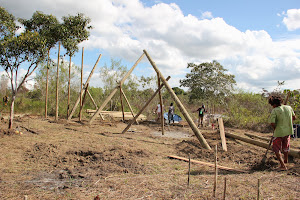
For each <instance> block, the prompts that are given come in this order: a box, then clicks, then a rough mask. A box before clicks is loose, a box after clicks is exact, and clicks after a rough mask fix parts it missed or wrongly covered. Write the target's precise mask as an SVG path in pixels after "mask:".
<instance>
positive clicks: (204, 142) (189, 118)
mask: <svg viewBox="0 0 300 200" xmlns="http://www.w3.org/2000/svg"><path fill="white" fill-rule="evenodd" d="M144 53H145V55H146V56H147V58H148V60H149V62H150V63H151V65H152V66H153V68H154V70H155V71H156V73H157V74H159V77H160V79H161V80H162V82H163V83H164V85H165V87H166V88H167V90H168V91H169V93H170V95H171V96H172V98H173V99H174V101H175V102H176V104H177V106H178V108H179V109H180V111H181V113H182V114H183V116H184V117H185V119H186V121H187V122H188V124H189V125H190V127H191V128H192V130H193V132H194V134H195V135H196V137H197V138H198V140H199V141H200V143H201V145H202V146H203V147H204V148H206V149H209V150H211V148H210V146H209V144H208V143H207V142H206V140H205V138H204V137H203V135H202V134H201V133H200V131H199V129H198V128H197V126H196V125H195V123H194V122H193V120H192V118H191V117H190V115H189V114H188V112H187V111H186V109H185V108H184V106H183V105H182V103H181V101H180V100H179V98H178V97H177V96H176V94H175V93H174V91H173V90H172V88H171V87H170V85H169V83H168V82H167V80H166V79H165V78H164V77H163V75H162V74H161V72H160V71H159V70H158V68H157V67H156V65H155V63H154V62H153V61H152V59H151V57H150V56H149V54H148V53H147V51H146V50H144Z"/></svg>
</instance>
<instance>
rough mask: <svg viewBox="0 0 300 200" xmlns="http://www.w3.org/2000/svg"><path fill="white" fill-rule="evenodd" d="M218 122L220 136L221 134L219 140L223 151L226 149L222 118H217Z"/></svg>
mask: <svg viewBox="0 0 300 200" xmlns="http://www.w3.org/2000/svg"><path fill="white" fill-rule="evenodd" d="M218 123H219V129H220V136H221V141H222V148H223V150H224V151H227V144H226V137H225V129H224V123H223V119H222V118H221V117H220V118H219V119H218Z"/></svg>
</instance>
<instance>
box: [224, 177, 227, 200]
mask: <svg viewBox="0 0 300 200" xmlns="http://www.w3.org/2000/svg"><path fill="white" fill-rule="evenodd" d="M226 182H227V179H226V177H225V178H224V192H223V200H225V199H226Z"/></svg>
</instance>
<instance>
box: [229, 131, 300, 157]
mask: <svg viewBox="0 0 300 200" xmlns="http://www.w3.org/2000/svg"><path fill="white" fill-rule="evenodd" d="M225 135H226V136H227V137H231V138H234V139H238V140H241V141H243V142H247V143H249V144H253V145H256V146H259V147H263V148H265V149H268V147H269V144H268V143H264V142H261V141H257V140H253V139H250V138H247V137H244V136H241V135H236V134H233V133H229V132H226V133H225ZM289 155H290V156H293V157H295V158H300V151H299V150H295V149H290V151H289Z"/></svg>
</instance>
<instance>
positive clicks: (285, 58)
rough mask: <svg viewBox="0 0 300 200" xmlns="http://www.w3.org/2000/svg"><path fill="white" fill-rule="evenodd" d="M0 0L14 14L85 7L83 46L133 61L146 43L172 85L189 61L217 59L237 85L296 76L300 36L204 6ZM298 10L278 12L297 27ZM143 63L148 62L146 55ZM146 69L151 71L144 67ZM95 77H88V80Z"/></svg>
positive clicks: (108, 0) (124, 0)
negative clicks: (230, 20) (231, 20)
mask: <svg viewBox="0 0 300 200" xmlns="http://www.w3.org/2000/svg"><path fill="white" fill-rule="evenodd" d="M0 3H1V5H2V6H4V7H5V8H7V9H8V10H9V11H10V12H12V13H13V14H14V15H16V16H18V17H26V18H29V17H30V16H31V15H32V13H33V12H34V11H36V10H40V11H43V12H44V13H47V14H54V15H55V16H57V17H58V18H60V17H61V16H63V15H67V14H76V13H78V12H83V13H85V14H86V15H87V16H89V17H90V18H91V19H92V25H93V27H94V29H93V30H92V31H91V36H90V39H89V40H88V41H86V42H84V43H83V44H82V46H84V47H85V48H88V49H101V50H104V51H105V52H108V53H109V56H112V57H118V58H122V59H123V60H126V61H128V62H135V61H136V60H137V58H139V57H140V55H141V54H142V50H143V49H146V50H147V52H148V53H149V54H150V56H151V57H152V59H153V61H154V62H155V63H156V65H157V66H158V67H159V69H160V70H161V72H162V73H163V74H164V76H165V77H167V76H168V75H170V76H171V77H176V79H175V78H174V79H171V80H170V83H171V87H175V86H179V83H178V80H179V79H182V78H184V77H185V73H186V72H187V69H186V66H187V63H189V62H194V63H201V62H211V61H212V60H217V61H219V62H220V63H221V64H222V65H223V66H224V67H225V68H227V69H229V71H230V73H232V74H234V75H235V76H236V80H237V82H238V83H239V85H241V86H243V87H245V88H247V89H248V88H249V89H251V88H252V89H253V90H257V88H261V87H265V88H266V87H267V86H271V85H274V84H276V82H277V80H295V82H296V80H298V77H299V73H300V49H299V48H300V45H299V44H300V38H293V39H290V40H284V41H273V39H272V38H271V36H270V35H269V34H268V33H267V32H266V31H264V30H256V31H253V30H247V31H245V32H242V31H240V30H238V29H237V28H235V27H233V26H231V25H229V24H227V23H226V21H225V20H224V19H223V18H220V17H215V18H213V16H212V14H211V13H210V12H208V11H207V12H203V16H206V17H205V18H206V19H202V18H201V19H199V18H197V17H195V16H193V15H191V14H188V15H184V14H183V12H182V11H181V9H180V8H179V7H178V5H176V4H174V3H171V4H165V3H157V4H155V5H154V6H152V7H146V6H145V5H144V4H143V3H141V2H140V1H139V0H131V1H128V0H91V1H88V2H86V1H80V0H66V1H59V0H54V1H53V0H51V1H50V0H39V1H37V0H27V1H17V0H10V1H6V0H0ZM27 5H32V6H27ZM299 13H300V9H298V10H297V9H292V10H288V11H287V13H284V12H283V13H281V14H278V15H281V16H283V15H286V16H287V17H285V18H284V23H285V25H286V26H287V27H288V28H289V30H295V29H297V28H299V27H300V25H299V21H300V20H299V18H298V17H299V16H300V14H299ZM298 26H299V27H298ZM103 56H105V55H103ZM144 61H145V59H144ZM144 65H145V66H147V67H148V66H149V65H150V64H148V61H147V62H146V64H145V62H144ZM144 73H145V75H148V74H149V73H148V69H147V68H144ZM152 73H153V72H152V71H151V74H152ZM94 76H95V75H94ZM180 77H182V78H180ZM173 80H174V81H173ZM175 80H176V81H175ZM94 82H95V84H96V81H94V79H92V81H91V83H94ZM287 82H288V81H287ZM293 87H296V86H293V85H291V88H293Z"/></svg>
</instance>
